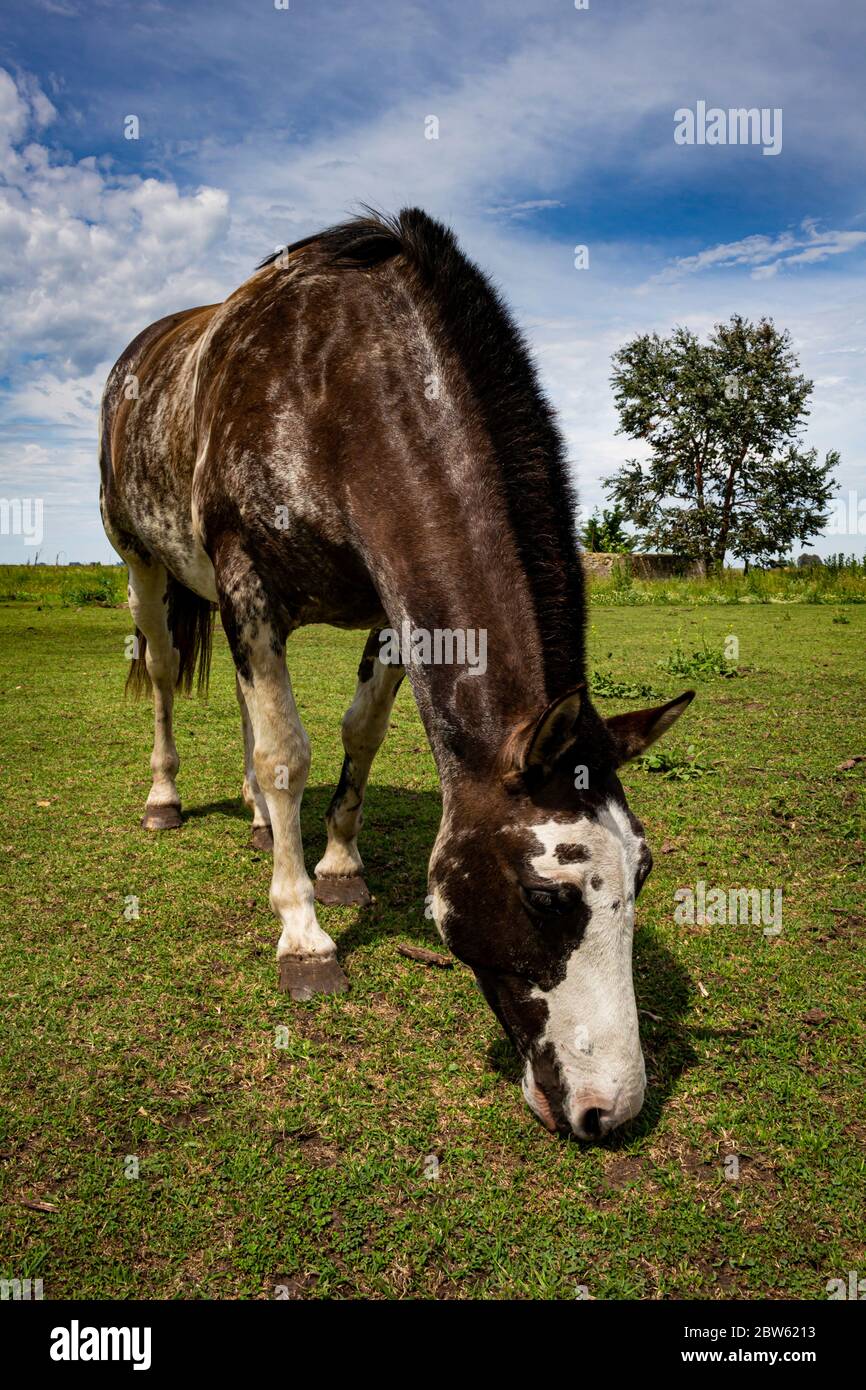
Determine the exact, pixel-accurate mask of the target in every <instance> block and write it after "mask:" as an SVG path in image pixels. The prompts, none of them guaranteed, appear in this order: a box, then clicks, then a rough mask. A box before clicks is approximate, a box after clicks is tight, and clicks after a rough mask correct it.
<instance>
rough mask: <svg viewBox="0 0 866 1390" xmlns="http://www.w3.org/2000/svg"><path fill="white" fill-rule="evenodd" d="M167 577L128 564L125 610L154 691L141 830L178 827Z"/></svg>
mask: <svg viewBox="0 0 866 1390" xmlns="http://www.w3.org/2000/svg"><path fill="white" fill-rule="evenodd" d="M167 589H168V572H167V571H166V569H165V566H164V565H161V564H159V563H157V562H156V561H154V562H153V563H152V564H151V565H144V564H134V563H130V566H129V607H130V610H131V612H132V616H133V619H134V620H135V625H136V627H137V628H138V629H139V630H140V632H141V633H142V635H143V636H144V638H145V641H146V643H147V646H146V649H145V663H146V665H147V674H148V675H149V677H150V681H151V685H152V687H153V724H154V729H153V752H152V754H151V758H150V770H151V773H152V774H153V783H152V785H151V788H150V792H149V794H148V798H147V805H146V806H145V808H144V818H143V820H142V822H141V823H142V825H143V826H144V827H145V829H146V830H175V829H177V827H178V826H179V825H180V823H181V817H180V796H179V795H178V790H177V784H176V782H175V778H176V777H177V771H178V767H179V766H180V759H179V758H178V755H177V747H176V745H175V741H174V732H173V729H172V710H173V707H174V689H175V685H176V683H177V673H178V666H179V663H180V653H179V652H178V651H176V650H175V648H174V645H173V643H172V638H171V633H170V632H169V628H168V621H167V605H166V593H167Z"/></svg>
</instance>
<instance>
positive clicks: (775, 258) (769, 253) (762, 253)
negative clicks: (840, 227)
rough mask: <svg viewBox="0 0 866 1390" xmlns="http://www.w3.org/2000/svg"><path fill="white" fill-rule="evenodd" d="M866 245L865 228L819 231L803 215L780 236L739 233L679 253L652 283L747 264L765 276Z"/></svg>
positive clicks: (667, 282)
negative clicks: (798, 223)
mask: <svg viewBox="0 0 866 1390" xmlns="http://www.w3.org/2000/svg"><path fill="white" fill-rule="evenodd" d="M864 245H866V232H853V231H845V232H842V231H831V230H828V231H819V229H818V224H817V222H816V221H815V219H814V218H806V219H805V220H804V221H803V223H802V224H801V227H800V230H799V231H797V232H783V233H781V235H779V236H764V235H760V234H756V235H754V236H747V237H742V238H741V239H740V240H739V241H729V242H725V243H723V244H722V245H720V246H710V247H707V249H706V250H705V251H699V252H698V253H697V255H694V256H680V257H678V258H677V259H676V260H675V261H673V262H672V264H671V265H669V266H666V267H665V269H664V270H662V271H661V272H660V273H659V274H658V275H654V276H653V277H652V283H654V284H658V285H670V284H674V283H675V282H676V281H678V280H681V279H683V278H684V277H685V276H687V275H698V274H700V273H701V272H702V271H706V270H720V269H725V268H729V267H737V266H749V267H751V274H752V278H753V279H755V280H765V279H768V278H769V277H770V276H772V275H775V274H776V273H777V272H778V271H779V270H780V269H787V268H788V267H789V266H793V265H817V264H819V263H820V262H821V261H825V260H827V259H828V258H829V257H830V256H842V255H845V254H846V253H847V252H850V251H856V250H858V249H859V248H861V247H862V246H864Z"/></svg>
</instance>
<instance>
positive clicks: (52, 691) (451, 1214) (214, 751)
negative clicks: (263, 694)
mask: <svg viewBox="0 0 866 1390" xmlns="http://www.w3.org/2000/svg"><path fill="white" fill-rule="evenodd" d="M122 582H123V572H122V571H120V570H104V571H85V570H80V571H71V570H65V571H53V570H48V569H46V570H42V569H38V570H37V569H30V570H28V571H27V572H26V573H25V572H24V571H21V570H19V571H17V572H16V573H15V574H11V573H9V572H7V574H6V575H4V577H3V581H2V584H0V632H2V639H0V701H2V730H3V732H2V757H0V763H2V784H0V794H2V826H3V829H2V836H0V849H2V861H0V865H2V867H0V884H2V942H0V949H2V968H0V980H2V984H0V997H2V1013H3V1037H4V1047H3V1060H2V1079H0V1101H2V1129H0V1176H2V1184H3V1214H2V1236H0V1275H2V1277H18V1278H24V1277H28V1276H29V1277H32V1278H42V1279H43V1281H44V1288H45V1297H46V1298H51V1299H60V1298H94V1299H108V1298H145V1299H151V1298H205V1297H216V1298H220V1297H222V1298H225V1297H236V1298H274V1297H275V1296H289V1297H297V1298H322V1297H350V1296H351V1297H365V1298H437V1299H441V1298H469V1297H481V1298H488V1299H490V1298H492V1299H499V1298H530V1299H551V1298H564V1299H573V1298H575V1297H581V1296H588V1297H591V1298H595V1299H623V1298H708V1299H710V1298H712V1299H718V1298H771V1299H779V1298H792V1297H793V1298H806V1299H821V1298H825V1297H826V1291H825V1290H826V1284H827V1281H828V1280H829V1279H831V1278H846V1277H847V1272H848V1271H849V1270H852V1269H853V1270H857V1269H862V1267H863V1263H864V1259H866V1249H864V1236H863V1222H862V1190H863V1178H864V1138H866V1121H864V1114H863V1095H864V1090H866V1077H864V1055H866V1053H864V1041H866V1040H864V1031H866V1029H864V1016H863V1007H862V990H863V980H864V970H866V931H864V928H866V910H864V893H866V867H864V842H866V814H864V813H866V797H864V776H866V761H856V758H857V757H858V756H862V755H864V754H866V729H864V724H863V708H864V695H866V672H864V656H863V654H864V650H866V604H864V603H863V597H864V596H863V594H862V593H860V592H858V591H857V589H858V586H857V585H856V584H855V582H854V581H853V580H850V581H845V583H846V584H847V588H845V589H844V592H843V590H842V589H840V590H838V591H832V590H828V589H826V587H825V589H824V591H822V593H820V594H817V596H815V595H811V596H810V593H808V592H805V591H803V590H800V591H797V590H796V587H795V588H794V589H793V591H792V592H791V593H788V594H787V595H786V594H778V593H777V594H775V598H776V600H777V601H775V602H772V601H768V600H769V599H771V598H773V596H774V595H773V593H772V592H767V593H765V594H763V595H761V594H760V593H758V594H757V596H755V595H754V594H753V595H752V597H751V599H750V601H749V602H736V601H735V599H729V600H728V601H720V598H718V597H717V598H716V599H707V600H706V601H703V600H702V598H701V593H706V590H700V586H697V587H695V586H692V587H691V588H690V589H688V590H686V589H685V588H684V589H683V591H682V592H681V594H680V595H679V596H678V594H677V591H676V589H675V587H673V588H672V586H670V585H668V586H667V590H668V592H669V596H668V598H667V599H666V600H665V601H664V602H657V603H656V602H653V601H651V598H650V599H646V600H641V599H640V598H637V599H635V598H632V599H631V600H628V599H625V598H623V596H622V592H621V590H615V591H614V592H613V594H611V593H610V592H605V591H601V590H600V591H599V592H598V593H597V594H596V600H597V601H595V602H593V604H592V607H591V614H590V629H589V653H590V663H591V666H592V668H593V669H594V670H595V671H596V672H598V673H599V677H598V684H597V688H598V690H599V691H601V690H603V689H609V690H611V691H612V692H617V693H615V694H613V695H611V696H601V695H599V697H598V703H599V707H600V708H601V710H602V711H603V712H605V713H614V712H618V711H620V710H624V709H627V708H630V707H637V706H640V705H642V704H649V703H653V702H654V701H653V700H652V699H646V698H643V699H631V700H629V699H628V698H625V696H624V695H623V694H622V691H623V689H628V688H629V687H634V686H636V685H645V686H648V687H650V688H651V689H652V690H653V691H655V692H658V694H659V696H660V697H661V698H670V697H672V696H673V695H675V694H677V693H678V692H679V691H680V690H681V689H683V688H684V687H685V686H688V685H690V684H694V685H695V687H696V688H697V692H698V698H697V700H696V701H695V702H694V704H693V705H692V706H691V708H690V709H689V711H688V712H687V714H686V716H685V717H684V718H683V719H682V721H681V722H680V724H679V725H678V726H677V728H676V729H675V730H674V731H673V733H672V734H671V735H669V736H668V738H667V739H666V740H665V742H664V743H663V744H661V745H660V746H659V749H660V751H661V750H664V752H665V755H666V756H665V757H664V758H662V757H656V758H655V759H653V758H650V759H649V760H648V761H647V763H646V764H637V765H632V766H630V767H628V768H626V769H625V770H624V773H623V781H624V784H625V786H626V791H627V795H628V798H629V802H630V804H631V806H632V807H633V809H634V810H635V812H636V814H638V815H639V816H640V817H641V819H642V820H643V821H644V822H645V824H646V826H647V830H648V834H649V838H650V842H651V845H652V847H653V851H654V854H655V870H654V872H653V874H652V877H651V878H650V880H649V882H648V884H647V886H646V888H645V890H644V892H643V894H642V896H641V899H640V903H639V905H638V930H637V933H636V938H635V952H636V988H637V1001H638V1007H639V1009H640V1011H641V1012H640V1018H641V1029H642V1038H643V1044H644V1052H645V1055H646V1059H647V1070H648V1073H649V1090H648V1096H647V1102H646V1105H645V1108H644V1110H643V1112H642V1114H641V1115H640V1117H639V1118H638V1119H637V1120H635V1121H633V1122H632V1123H631V1124H630V1125H629V1126H627V1127H626V1128H625V1129H624V1130H623V1131H622V1132H617V1133H616V1134H615V1135H614V1136H612V1137H611V1138H610V1139H608V1140H607V1141H605V1142H603V1143H602V1144H600V1145H598V1146H597V1147H590V1146H585V1145H582V1144H579V1143H577V1142H565V1141H563V1140H560V1139H556V1138H554V1137H552V1136H551V1135H550V1134H548V1133H547V1132H546V1131H545V1130H544V1129H542V1127H541V1126H540V1125H539V1124H537V1123H536V1122H535V1121H534V1120H533V1118H532V1116H531V1115H530V1113H529V1111H528V1109H527V1108H526V1105H525V1104H524V1102H523V1099H522V1097H521V1095H520V1091H519V1088H518V1086H517V1084H516V1082H517V1078H518V1075H519V1066H518V1063H517V1059H516V1055H515V1053H514V1052H513V1050H512V1048H511V1045H510V1044H509V1043H508V1042H507V1041H506V1039H505V1038H504V1036H503V1035H502V1033H501V1030H500V1028H499V1025H498V1024H497V1022H496V1020H495V1018H494V1017H493V1015H492V1013H491V1012H490V1010H489V1009H488V1008H487V1006H486V1005H485V1003H484V1001H483V1000H482V998H481V996H480V994H479V993H478V991H477V989H476V987H475V985H474V982H473V979H472V976H471V974H470V972H469V971H468V970H466V969H465V968H464V967H462V966H461V965H460V964H459V963H455V965H454V968H452V969H438V968H431V967H429V966H425V965H423V964H421V963H418V962H416V961H414V960H411V959H407V958H405V957H404V956H402V955H401V954H400V953H399V952H398V950H397V947H398V944H399V943H408V944H413V945H416V946H425V947H429V948H431V949H433V950H436V951H441V949H442V948H441V946H440V943H439V940H438V937H437V936H436V934H435V930H434V928H433V924H432V922H431V921H429V920H428V919H427V918H426V917H425V894H426V891H427V888H426V866H427V859H428V855H429V851H430V848H431V846H432V843H433V839H434V836H435V832H436V827H437V823H438V813H439V802H438V795H437V783H436V776H435V770H434V767H433V762H432V759H431V756H430V753H429V750H428V748H427V745H426V742H425V738H424V734H423V731H422V728H421V725H420V722H419V720H418V717H417V714H416V712H415V708H414V705H413V702H412V697H411V692H410V690H409V689H408V685H406V686H404V688H403V689H402V690H401V692H400V695H399V697H398V700H397V704H396V707H395V715H394V719H393V722H392V728H391V731H390V733H389V735H388V738H387V740H386V742H385V744H384V746H383V748H382V750H381V752H380V754H379V757H378V759H377V761H376V763H375V765H374V768H373V773H372V775H371V782H370V790H369V794H368V801H367V806H366V823H365V827H364V831H363V834H362V839H361V852H362V854H363V856H364V860H365V863H366V868H367V875H366V877H367V882H368V883H369V885H370V888H371V891H372V892H373V894H374V897H375V901H374V904H373V906H372V907H371V908H367V909H364V910H358V909H355V908H324V907H320V908H319V913H320V921H321V922H322V925H323V926H324V927H325V929H326V930H327V931H328V932H329V933H330V934H331V935H332V936H333V937H334V938H335V940H336V941H337V945H338V949H339V952H340V957H341V960H342V963H343V965H344V967H345V969H346V971H347V973H348V975H349V977H350V980H351V986H352V988H351V992H350V993H349V994H347V995H342V996H337V997H330V998H326V999H318V1000H314V1001H312V1002H310V1003H307V1004H298V1003H292V1002H291V1001H290V1000H288V999H287V998H286V997H285V996H283V995H281V994H279V992H278V990H277V969H276V963H275V959H274V950H275V943H276V935H277V931H276V923H275V919H274V918H273V917H272V915H271V912H270V910H269V908H268V904H267V885H268V878H269V870H270V862H269V856H267V855H264V854H261V853H258V852H256V851H254V850H252V849H251V848H250V847H249V821H248V813H247V811H246V809H245V808H244V806H243V803H242V801H241V797H240V787H241V780H242V748H241V738H240V723H239V718H238V712H237V707H236V703H235V697H234V690H233V680H232V672H231V662H230V658H229V654H228V650H227V647H226V643H225V639H224V638H223V636H222V633H221V632H218V634H217V640H216V643H215V650H214V666H213V673H212V679H211V693H210V698H209V699H208V700H207V701H206V702H203V701H201V700H198V699H195V698H193V699H189V700H187V699H180V700H179V701H178V703H177V705H176V735H177V743H178V749H179V752H180V758H181V768H180V775H179V783H178V784H179V787H180V791H181V796H182V798H183V802H184V816H185V822H184V825H183V827H182V828H181V829H180V830H179V831H173V832H166V833H164V834H161V835H159V834H149V833H147V832H145V831H143V830H141V829H140V828H139V820H140V817H141V814H142V810H143V806H144V801H145V797H146V795H147V789H148V785H149V772H148V758H149V755H150V749H151V731H152V720H151V712H150V706H149V704H148V703H146V702H142V703H139V704H135V703H130V702H125V701H124V699H123V696H122V687H123V681H124V677H125V668H126V663H125V658H124V639H125V637H126V635H127V634H129V633H130V632H131V630H132V628H131V621H130V617H129V614H128V612H127V611H126V610H125V609H124V608H123V607H120V606H117V603H118V599H119V597H120V595H121V593H122ZM774 582H775V581H774ZM779 582H780V583H781V581H779ZM792 582H793V581H792ZM797 582H798V583H805V582H806V581H805V580H799V579H798V580H797ZM827 582H828V583H829V581H827ZM840 582H841V581H840ZM808 583H809V584H812V585H813V586H814V585H816V584H817V585H819V586H820V585H821V584H824V583H825V581H824V580H823V579H821V578H816V577H814V576H812V577H810V578H809V579H808ZM862 584H863V581H862V580H860V587H861V588H862ZM644 588H646V586H644ZM770 589H771V590H772V584H770ZM633 592H636V590H635V591H633ZM816 593H817V591H816ZM745 596H746V595H745V593H743V594H741V595H740V597H745ZM798 597H800V598H806V599H807V600H808V601H806V602H797V601H794V600H796V599H797V598H798ZM684 598H688V599H689V600H690V601H689V602H684V601H683V599H684ZM722 598H723V596H722ZM735 598H736V596H735ZM857 598H859V602H857V601H851V600H852V599H857ZM100 599H101V600H102V602H101V603H100V602H99V600H100ZM779 600H781V601H779ZM731 635H734V636H735V637H736V639H737V642H738V644H739V655H738V660H737V662H736V667H737V670H736V674H732V675H731V674H729V675H722V674H713V673H712V671H711V670H710V669H709V667H710V665H711V663H709V662H705V663H704V665H703V666H701V664H700V662H698V663H697V665H696V668H695V670H694V671H693V672H692V674H690V675H685V676H684V675H683V674H674V673H673V672H671V671H670V670H669V669H667V667H666V666H665V665H663V664H662V663H665V662H668V663H670V661H671V658H672V657H673V656H674V655H675V654H676V653H677V651H679V653H680V658H681V660H680V664H681V665H684V666H685V667H688V663H689V659H690V654H691V653H694V652H707V651H712V652H718V651H721V650H722V648H723V645H724V643H725V641H726V639H727V638H728V637H729V636H731ZM363 641H364V635H363V634H362V633H339V632H336V631H333V630H331V629H324V628H309V629H306V630H304V631H302V632H300V633H298V634H296V635H295V636H294V637H292V639H291V641H290V650H289V656H290V670H291V673H292V679H293V683H294V687H295V693H296V697H297V700H298V704H299V708H300V712H301V715H302V718H303V720H304V723H305V725H306V728H307V730H308V732H309V734H310V738H311V740H312V746H313V765H312V772H311V776H310V781H309V784H308V789H307V794H306V797H305V801H304V808H303V828H304V840H305V850H306V858H307V864H308V867H311V866H312V865H313V864H314V863H315V862H316V859H317V858H318V857H319V855H320V854H321V852H322V849H323V846H324V840H325V836H324V827H323V816H324V812H325V808H326V805H327V802H328V800H329V798H330V795H331V792H332V789H333V787H334V785H335V782H336V779H337V776H338V774H339V769H340V764H341V760H342V748H341V744H340V736H339V725H340V718H341V716H342V713H343V711H344V709H345V707H346V705H347V704H348V702H349V700H350V699H351V696H352V692H353V689H354V680H355V670H356V667H357V663H358V658H359V655H360V651H361V648H362V646H363ZM844 763H849V764H850V766H848V767H842V766H841V765H842V764H844ZM699 882H703V883H705V884H706V885H707V887H708V890H709V888H710V887H720V888H722V889H724V890H728V889H730V888H732V887H746V888H757V889H770V890H776V889H781V890H782V893H783V903H784V912H783V924H782V929H781V931H780V932H779V933H777V934H767V933H766V932H765V929H764V926H763V925H762V924H761V923H760V922H758V923H755V922H751V921H749V922H745V923H743V922H733V923H732V922H723V923H717V924H713V925H708V924H705V923H701V922H699V921H696V922H693V923H688V922H687V923H682V922H677V921H675V920H674V910H675V907H676V899H675V893H676V892H677V890H678V889H679V888H682V887H685V886H692V887H694V886H696V885H697V884H698V883H699ZM732 1157H733V1158H735V1159H737V1162H736V1163H732V1162H731V1158H732ZM132 1160H136V1161H132ZM136 1174H137V1175H136ZM277 1289H279V1290H281V1293H280V1294H279V1295H277V1293H276V1290H277ZM283 1291H284V1292H283ZM584 1291H585V1292H584Z"/></svg>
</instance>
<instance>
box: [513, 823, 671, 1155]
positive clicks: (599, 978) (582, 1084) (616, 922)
mask: <svg viewBox="0 0 866 1390" xmlns="http://www.w3.org/2000/svg"><path fill="white" fill-rule="evenodd" d="M533 834H534V835H536V837H537V838H538V840H539V842H540V844H541V846H542V850H541V853H540V854H537V855H535V856H533V857H532V858H531V859H530V863H531V865H532V869H533V871H534V872H535V873H536V874H537V875H538V876H539V877H541V878H546V879H549V880H551V881H552V882H557V883H574V884H577V885H578V886H579V887H580V889H581V892H582V894H583V898H584V901H585V903H586V905H587V907H588V908H589V909H590V912H591V916H590V919H589V922H588V924H587V927H586V931H585V933H584V937H583V940H582V941H581V943H580V945H579V946H578V947H577V948H576V949H575V950H574V951H573V952H572V954H571V956H570V958H569V960H568V963H567V966H566V974H565V978H564V979H563V980H562V981H561V982H560V983H559V984H558V985H556V986H555V987H554V988H553V989H551V990H548V991H544V990H541V989H536V990H534V991H533V994H534V997H535V998H539V999H543V1000H544V1002H545V1004H546V1005H547V1010H548V1020H547V1024H546V1027H545V1031H544V1033H543V1034H542V1036H541V1038H540V1039H539V1044H540V1045H541V1046H543V1045H544V1044H545V1043H551V1044H552V1045H553V1049H554V1052H555V1055H556V1059H557V1061H558V1063H559V1068H560V1072H561V1075H562V1079H563V1082H564V1084H565V1088H566V1110H567V1113H568V1116H569V1119H570V1120H571V1122H572V1123H574V1124H577V1123H578V1122H579V1120H580V1116H581V1115H582V1114H583V1112H584V1111H585V1110H587V1109H598V1110H602V1111H604V1112H606V1115H607V1118H606V1119H605V1120H603V1127H604V1128H606V1129H612V1128H614V1127H615V1126H616V1125H617V1124H622V1123H623V1121H624V1120H626V1119H629V1118H631V1116H632V1115H635V1114H637V1112H638V1110H639V1109H640V1107H641V1105H642V1104H643V1095H644V1088H645V1086H646V1070H645V1067H644V1061H643V1054H642V1052H641V1047H640V1038H639V1033H638V1018H637V1008H636V1005H635V998H634V984H633V979H632V934H633V929H634V885H635V874H636V872H637V868H638V863H639V857H640V849H641V843H642V842H641V839H640V837H639V836H638V835H636V834H635V832H634V831H633V829H632V827H631V824H630V821H629V818H628V816H627V814H626V812H625V811H624V810H623V808H622V807H621V806H620V805H618V804H617V803H616V802H614V801H610V802H608V804H607V805H606V806H604V807H602V808H601V810H600V812H599V814H598V816H597V818H596V819H594V820H590V819H589V818H582V819H581V820H578V821H573V822H570V823H568V824H562V823H560V822H558V821H548V822H546V823H545V824H544V825H539V826H533ZM558 845H584V846H585V847H586V849H587V858H586V859H584V860H580V861H578V862H576V863H570V864H561V863H560V862H559V860H558V859H557V857H556V847H557V846H558ZM593 879H596V880H598V879H600V880H601V882H600V884H599V886H598V887H597V888H594V887H593ZM531 1089H532V1086H531V1077H530V1076H529V1075H527V1077H526V1078H525V1084H524V1094H525V1095H527V1099H530V1096H529V1095H528V1094H527V1092H531ZM530 1103H531V1101H530ZM533 1109H535V1107H534V1106H533Z"/></svg>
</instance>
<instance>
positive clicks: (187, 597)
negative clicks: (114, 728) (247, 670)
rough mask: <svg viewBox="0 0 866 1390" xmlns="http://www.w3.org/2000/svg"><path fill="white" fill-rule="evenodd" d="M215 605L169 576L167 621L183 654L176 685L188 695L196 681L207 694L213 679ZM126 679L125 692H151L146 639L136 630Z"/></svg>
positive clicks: (174, 642)
mask: <svg viewBox="0 0 866 1390" xmlns="http://www.w3.org/2000/svg"><path fill="white" fill-rule="evenodd" d="M215 611H216V605H215V604H213V603H211V601H210V599H206V598H200V597H199V595H198V594H195V593H193V591H192V589H188V588H187V587H186V585H185V584H181V583H180V582H179V580H177V579H175V578H174V577H173V576H172V575H169V579H168V590H167V592H166V621H167V623H168V630H169V632H170V633H171V641H172V646H173V647H174V648H175V650H176V651H178V652H179V653H180V661H179V662H178V668H177V680H176V681H175V686H176V688H177V689H178V690H181V691H183V692H184V694H186V695H189V694H190V693H191V691H192V687H193V682H194V681H195V685H196V689H197V691H198V693H199V695H205V694H207V688H208V683H209V681H210V663H211V652H212V650H213V627H214V613H215ZM133 652H134V654H133V658H132V661H131V662H130V667H129V674H128V675H127V678H126V693H127V694H128V695H131V696H132V697H133V698H134V699H137V698H138V697H139V696H140V695H143V694H149V693H150V689H151V681H150V676H149V675H148V671H147V638H146V637H145V635H144V633H143V632H142V631H141V630H140V629H139V628H136V629H135V646H134V648H133Z"/></svg>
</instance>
